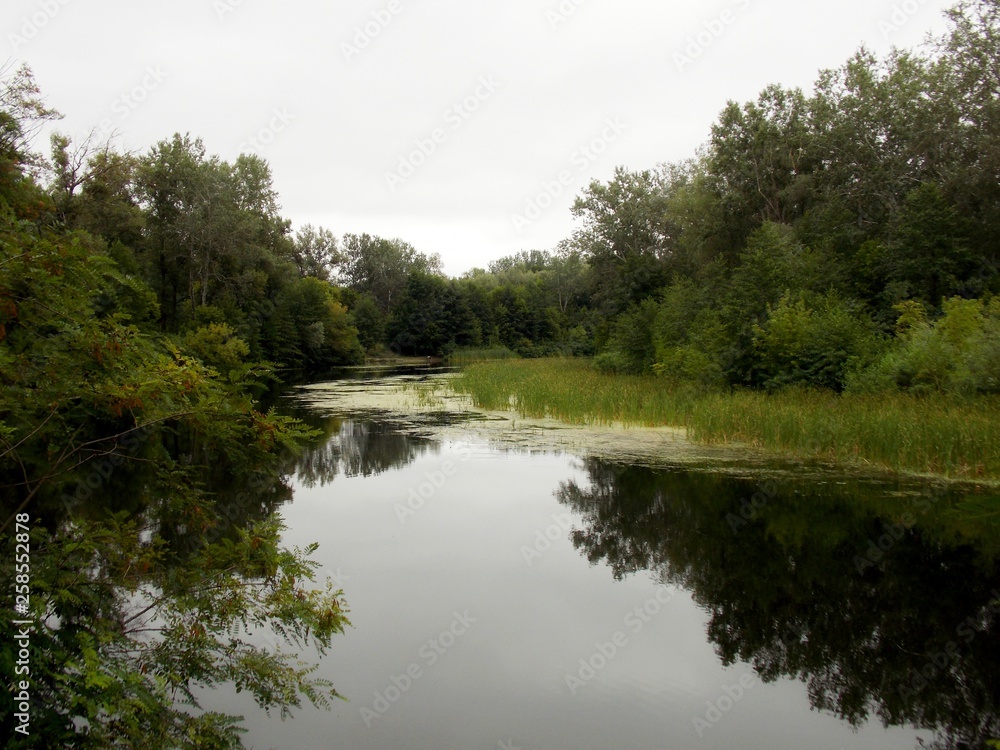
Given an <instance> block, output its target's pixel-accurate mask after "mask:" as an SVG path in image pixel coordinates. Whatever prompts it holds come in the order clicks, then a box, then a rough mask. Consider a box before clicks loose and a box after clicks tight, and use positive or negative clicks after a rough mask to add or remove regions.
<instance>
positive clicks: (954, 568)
mask: <svg viewBox="0 0 1000 750" xmlns="http://www.w3.org/2000/svg"><path fill="white" fill-rule="evenodd" d="M586 469H587V471H588V473H589V478H590V486H587V487H581V486H580V485H578V484H577V483H575V482H568V483H565V484H563V485H562V487H561V488H560V489H559V490H558V497H559V499H560V501H561V502H562V503H564V504H565V505H567V506H568V507H570V508H572V509H573V510H575V511H576V512H577V513H579V514H581V515H582V517H583V528H582V530H579V531H575V532H574V535H573V542H574V544H575V546H576V547H577V548H578V549H579V550H580V551H581V552H582V553H583V554H585V555H586V556H587V558H588V559H589V560H590V561H591V562H592V563H595V562H605V563H607V564H608V565H609V566H610V567H611V569H612V571H613V574H614V575H615V577H616V578H621V577H624V576H625V575H627V574H629V573H634V572H637V571H640V570H649V571H651V572H653V573H654V574H655V575H656V576H657V577H658V578H659V579H660V580H662V581H664V582H665V583H671V584H677V585H681V586H684V587H685V588H686V589H688V590H690V591H691V592H692V594H693V596H694V599H695V601H696V602H698V603H699V604H700V605H701V606H702V607H704V608H705V609H706V610H707V611H708V613H709V615H710V621H709V626H708V636H709V639H710V640H711V641H712V642H713V643H714V644H715V646H716V650H717V653H718V654H719V656H720V658H721V659H722V661H723V663H724V664H726V665H730V664H732V663H734V662H735V661H737V660H742V661H746V662H749V663H751V664H752V665H753V666H754V668H755V669H756V670H757V672H758V673H759V674H760V676H761V677H762V679H764V680H765V681H773V680H776V679H779V678H782V677H796V678H799V679H801V680H802V681H803V682H804V683H806V685H807V687H808V691H809V698H810V701H811V703H812V705H813V707H814V708H816V709H820V710H824V711H830V712H833V713H834V714H836V715H838V716H840V717H841V718H843V719H845V720H847V721H849V722H851V723H852V724H854V725H859V724H862V723H864V722H865V721H866V720H868V719H869V717H870V716H872V715H874V716H877V717H878V718H879V719H880V720H881V721H882V722H883V723H884V724H886V725H897V726H902V725H907V724H912V725H914V726H916V727H918V728H921V729H927V730H933V731H935V732H936V735H937V740H936V741H935V747H941V748H961V747H985V746H986V742H987V741H988V740H990V739H994V738H997V737H1000V712H998V707H1000V672H998V666H1000V628H998V625H997V621H998V618H997V613H998V611H1000V591H998V590H1000V577H998V572H1000V570H998V559H1000V555H998V554H997V549H998V539H997V537H998V534H997V529H996V528H995V527H994V526H991V525H989V524H984V523H981V522H980V523H978V524H976V522H974V521H967V520H963V517H962V515H961V514H960V513H958V512H956V511H955V505H956V501H957V500H958V499H959V498H956V497H954V496H953V493H952V494H947V493H946V494H944V495H939V496H938V499H937V500H936V501H935V502H934V503H928V502H926V500H925V499H924V500H921V498H920V496H916V499H915V496H914V495H913V494H909V495H908V494H907V493H906V492H901V491H900V490H901V489H903V488H900V487H898V486H889V485H887V484H884V483H883V484H879V483H875V482H872V481H867V482H863V481H860V480H854V481H847V482H839V483H827V482H822V481H820V480H814V481H811V482H810V481H806V480H796V481H792V480H788V479H786V480H779V481H778V482H776V483H774V484H773V486H769V488H768V490H767V492H765V493H760V488H761V486H762V485H761V484H760V483H755V482H754V481H751V480H747V479H740V478H736V477H731V476H727V475H720V474H708V473H700V472H691V471H671V470H653V469H649V468H644V467H635V466H624V467H623V466H615V465H611V464H608V463H605V462H602V461H597V460H590V461H587V462H586ZM764 486H767V485H764ZM755 493H758V494H757V498H758V502H757V505H758V506H759V507H758V509H756V510H754V511H752V512H749V513H748V512H746V510H747V506H746V505H745V502H746V501H747V500H749V499H750V498H751V497H752V496H754V494H755ZM915 508H919V509H920V512H918V511H916V510H915ZM741 511H743V514H742V515H741ZM748 517H749V518H748ZM886 534H889V536H886ZM879 540H882V542H883V546H884V547H886V548H888V549H887V551H885V552H882V553H881V554H873V549H876V548H873V546H872V545H873V544H876V545H877V543H878V541H879ZM873 559H874V560H877V562H873V561H872V560H873Z"/></svg>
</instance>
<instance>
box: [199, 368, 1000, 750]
mask: <svg viewBox="0 0 1000 750" xmlns="http://www.w3.org/2000/svg"><path fill="white" fill-rule="evenodd" d="M446 377H447V375H445V374H436V373H433V372H428V373H410V374H408V375H400V374H398V373H397V374H386V373H381V374H370V373H369V374H354V375H352V376H351V377H350V378H349V379H348V378H345V379H344V380H341V381H335V382H329V383H319V384H313V385H310V386H306V387H298V388H292V389H290V390H289V391H288V392H287V393H286V394H285V396H284V397H283V399H282V404H283V406H282V408H283V409H284V410H285V411H287V412H289V413H294V414H296V415H298V416H301V417H303V418H305V419H306V420H307V421H309V422H310V423H311V424H313V425H315V426H317V427H319V428H320V429H321V430H322V431H323V434H324V437H323V439H322V440H319V441H318V442H317V443H316V445H314V446H313V447H312V448H311V449H310V450H309V451H307V452H306V454H305V455H303V456H302V457H301V458H300V459H299V460H298V462H297V464H296V468H295V472H294V475H293V476H292V478H291V484H292V489H293V495H292V498H291V500H290V501H289V502H287V503H286V504H285V505H284V506H283V507H282V508H281V509H280V513H281V515H282V516H283V517H284V519H285V521H286V523H287V525H288V531H287V532H286V535H285V541H286V543H288V544H290V545H299V546H306V545H308V544H309V543H311V542H314V541H315V542H319V544H320V547H319V549H318V551H317V552H316V554H315V559H317V560H318V561H319V562H320V563H321V564H322V570H321V575H323V576H330V577H332V578H333V579H334V580H335V582H336V585H337V586H338V587H340V588H343V589H344V592H345V593H344V596H345V599H346V601H347V603H348V606H349V607H350V614H349V617H350V619H351V621H352V623H353V627H351V628H349V629H348V630H347V633H346V634H345V635H344V636H342V637H338V638H337V639H336V640H335V641H334V646H333V648H332V649H331V651H330V653H328V654H327V655H326V656H325V657H324V658H323V659H322V661H320V662H319V664H320V666H319V671H318V673H317V674H319V675H320V676H323V677H326V678H328V679H329V680H331V681H332V683H333V684H334V686H335V687H336V688H337V690H338V691H339V692H340V693H341V694H342V695H344V696H345V697H346V698H347V699H348V701H337V702H336V703H335V705H334V706H333V710H332V711H323V710H319V709H314V708H312V707H306V708H303V709H300V710H298V711H296V712H295V715H294V718H292V719H289V720H284V721H282V720H280V719H279V718H278V717H274V716H271V717H269V716H267V715H265V714H263V713H261V712H259V711H258V710H257V709H256V708H255V706H253V704H252V703H248V702H246V701H244V700H243V698H242V697H241V696H238V695H235V694H230V693H227V692H225V691H220V692H219V693H218V694H217V695H216V696H214V698H213V700H212V701H211V704H212V705H211V706H210V707H211V708H213V709H215V710H223V711H231V712H234V713H238V714H243V715H245V716H246V726H247V727H248V729H249V732H248V734H247V735H246V737H245V739H244V742H245V744H246V745H247V746H248V747H254V748H296V749H311V748H348V749H351V750H363V749H365V748H372V749H376V748H377V749H378V750H386V749H389V748H412V749H413V750H432V749H433V750H448V749H455V750H458V749H461V750H497V749H498V748H500V749H503V748H521V749H522V750H536V749H537V750H548V749H551V748H572V749H573V750H598V749H600V750H608V749H609V748H634V749H646V748H649V749H653V748H656V749H657V750H669V749H671V748H744V749H748V750H753V749H760V750H772V749H773V748H804V747H808V748H822V749H829V750H839V749H841V748H880V749H881V748H900V749H903V748H907V749H909V748H917V747H927V746H936V747H960V746H962V745H961V744H960V743H963V742H965V743H968V745H967V746H970V747H979V746H982V743H983V742H984V740H985V739H988V738H990V737H996V736H1000V716H998V707H1000V669H998V666H1000V628H998V625H997V617H996V614H997V612H1000V575H998V573H1000V566H998V564H997V561H998V559H1000V554H998V551H1000V540H998V536H1000V535H998V534H997V530H996V526H995V523H994V522H993V520H992V518H991V517H989V516H986V517H984V514H983V512H982V507H985V505H986V504H987V503H989V502H990V501H991V499H992V497H993V492H994V491H992V490H989V489H983V488H974V487H954V486H944V485H939V484H936V483H934V482H931V481H918V480H905V481H904V480H901V479H899V478H893V477H887V476H884V475H878V474H871V473H868V474H865V473H859V472H844V471H842V470H837V469H831V468H830V467H824V466H820V465H816V466H810V465H807V464H803V463H801V462H779V461H775V460H774V459H767V458H763V457H760V456H755V455H753V454H752V453H751V452H739V451H726V450H721V449H720V450H713V451H708V450H705V449H701V448H698V447H697V446H691V445H689V444H687V443H686V441H684V440H683V439H680V438H677V437H676V435H674V436H672V437H671V438H670V439H669V440H668V439H667V438H666V437H665V434H664V433H659V434H654V433H650V432H648V431H626V430H620V431H618V432H615V431H613V430H606V431H603V432H602V431H600V430H593V431H591V432H590V437H589V438H588V433H587V431H586V430H581V429H576V430H573V429H569V428H566V429H565V430H560V429H559V428H558V426H555V425H552V424H546V423H537V422H531V421H525V420H518V419H516V418H510V417H509V415H508V416H507V417H502V416H498V415H483V414H478V413H476V412H475V411H474V410H472V409H471V408H469V407H468V406H467V405H466V406H462V404H461V402H460V401H456V400H455V399H452V398H450V397H447V396H445V395H442V394H446V393H447V385H446V382H445V380H444V379H445V378H446ZM456 404H457V405H456ZM650 434H654V439H653V441H652V442H650V441H649V439H648V438H649V435H650ZM644 441H645V442H644ZM302 658H303V659H304V660H309V659H311V658H313V657H312V656H311V655H309V654H303V655H302Z"/></svg>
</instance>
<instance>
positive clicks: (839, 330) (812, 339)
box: [754, 294, 884, 391]
mask: <svg viewBox="0 0 1000 750" xmlns="http://www.w3.org/2000/svg"><path fill="white" fill-rule="evenodd" d="M754 347H755V354H756V359H757V362H756V364H757V367H758V369H759V377H760V379H761V381H762V384H763V385H764V386H765V387H766V388H769V389H774V388H779V387H783V386H787V385H793V384H799V385H813V386H819V387H821V388H830V389H833V390H835V391H840V390H843V388H844V385H845V383H846V380H847V377H848V374H849V372H850V371H851V370H857V369H861V368H863V367H867V366H869V365H870V364H871V363H872V362H873V361H875V359H876V358H877V356H878V355H879V354H880V353H881V350H882V349H883V347H884V344H883V342H882V340H881V337H880V336H879V335H878V333H877V331H876V327H875V323H874V322H873V321H872V319H871V318H870V317H869V316H868V315H867V314H866V313H865V312H864V311H863V310H859V309H857V306H856V305H851V304H849V303H847V302H845V301H843V300H842V299H840V298H839V297H837V296H836V295H821V296H819V297H816V298H814V299H813V300H811V301H807V298H806V297H805V296H799V297H798V298H797V299H793V298H792V297H791V296H790V295H787V294H786V295H785V296H784V297H782V299H781V301H780V302H779V303H778V305H777V306H776V307H775V308H774V309H771V310H769V311H768V317H767V320H766V321H765V323H764V325H763V326H758V327H757V328H756V329H755V331H754Z"/></svg>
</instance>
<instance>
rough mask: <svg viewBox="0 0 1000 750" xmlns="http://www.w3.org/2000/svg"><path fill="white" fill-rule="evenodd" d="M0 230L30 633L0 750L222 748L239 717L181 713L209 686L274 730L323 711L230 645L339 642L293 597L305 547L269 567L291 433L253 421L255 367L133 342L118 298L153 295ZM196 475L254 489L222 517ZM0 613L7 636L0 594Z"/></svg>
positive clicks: (286, 667) (20, 229) (7, 391)
mask: <svg viewBox="0 0 1000 750" xmlns="http://www.w3.org/2000/svg"><path fill="white" fill-rule="evenodd" d="M8 213H9V212H7V213H5V214H3V215H2V216H0V506H2V511H3V512H2V513H0V521H2V523H0V528H2V529H3V530H5V531H6V532H7V533H4V535H3V540H2V541H0V546H2V549H3V552H4V554H6V555H8V556H13V555H14V553H15V550H14V543H15V540H16V541H17V542H18V543H21V544H30V546H31V550H32V557H31V573H32V594H31V596H30V599H25V600H23V603H24V604H25V606H26V607H27V610H26V612H25V613H24V615H23V616H22V617H18V619H31V620H32V621H33V622H34V623H35V626H34V632H33V633H32V654H33V658H32V663H31V680H30V685H31V695H32V699H33V700H32V711H31V722H32V724H31V729H32V733H31V734H30V735H29V736H27V737H22V735H20V734H16V733H15V731H14V721H15V710H14V696H15V691H13V690H11V689H7V690H4V691H3V698H2V710H0V717H2V718H0V722H2V724H3V730H4V732H5V736H7V737H8V745H9V746H10V747H12V748H22V747H24V748H28V747H51V746H53V745H58V746H61V747H84V748H89V747H94V748H104V747H117V748H142V747H148V746H149V742H150V741H151V738H156V742H158V743H159V744H160V745H162V746H165V747H178V748H192V750H193V748H196V747H218V748H235V747H239V741H238V732H237V725H238V719H237V718H236V717H230V716H223V715H220V714H218V713H214V712H203V711H201V710H200V707H199V704H198V698H197V694H198V693H199V692H200V690H201V689H203V688H207V687H209V688H210V687H212V686H213V685H216V684H220V683H223V682H231V683H235V684H236V685H237V687H238V688H240V689H245V690H247V691H249V692H250V693H251V694H252V695H254V697H255V698H256V699H257V701H258V703H259V705H261V706H262V707H263V708H268V709H270V708H274V709H277V710H280V711H281V712H282V713H283V714H284V713H285V712H287V711H288V710H290V709H291V708H294V707H295V706H297V705H299V703H300V702H301V699H302V698H303V697H305V698H307V699H309V700H310V701H312V702H315V703H317V704H319V705H324V703H325V702H326V701H327V700H328V698H329V697H331V696H332V695H335V693H332V692H331V688H330V686H329V685H327V684H326V683H324V682H323V681H321V680H316V679H314V678H312V677H311V676H310V675H311V672H312V668H311V667H309V666H303V665H302V664H300V663H299V662H298V660H297V657H293V655H292V654H287V653H284V654H283V653H281V652H280V651H273V650H271V649H268V648H262V647H260V646H259V645H255V644H254V642H253V640H252V638H251V635H252V634H253V633H255V632H256V631H257V630H258V629H264V630H269V631H272V632H274V633H275V634H276V635H277V637H278V638H279V639H282V640H284V641H286V642H287V643H288V644H290V645H291V646H292V647H293V648H294V649H295V650H296V651H298V650H300V649H303V648H306V647H312V646H315V647H318V648H319V650H320V652H322V651H323V650H325V649H326V648H327V647H328V646H329V644H330V642H331V638H332V636H333V635H334V634H336V633H339V632H341V631H342V629H343V627H344V626H345V625H346V624H347V620H346V618H345V615H344V608H343V606H342V604H341V602H340V600H339V592H336V591H334V590H333V589H332V586H330V585H329V584H327V585H326V586H325V587H324V588H320V589H314V588H313V587H312V585H311V583H310V582H311V580H312V579H313V576H314V573H315V567H316V566H315V564H314V563H312V562H310V561H309V559H308V555H309V554H310V552H311V551H312V549H313V548H308V549H307V550H302V551H300V550H283V549H282V548H281V546H280V532H281V524H280V520H279V519H277V518H274V517H271V513H272V511H273V505H271V504H267V503H266V502H265V503H264V504H263V505H262V502H263V501H265V500H267V499H268V498H272V497H281V489H280V487H283V479H282V476H281V474H280V469H281V460H280V459H281V452H282V451H288V452H289V453H291V452H294V451H295V450H296V446H297V444H298V443H299V442H300V441H301V440H304V439H306V438H307V437H308V436H309V432H308V431H306V430H304V429H303V428H302V427H301V426H299V425H298V424H297V423H295V422H294V421H292V420H290V419H288V418H284V417H280V416H277V415H276V414H274V413H273V412H269V413H267V414H264V413H261V412H259V411H257V409H256V408H255V403H254V401H253V399H252V398H251V397H250V396H249V389H250V388H251V387H252V386H254V384H255V383H257V382H258V381H259V379H261V378H264V377H266V376H267V372H266V370H265V369H264V368H261V367H255V366H249V365H245V364H236V363H230V364H233V367H231V368H230V372H229V376H228V377H227V378H224V379H223V378H220V377H218V376H217V374H216V372H215V371H213V370H210V369H208V368H206V367H204V366H203V365H202V364H200V363H199V362H198V361H197V360H196V359H194V358H193V357H191V356H189V355H187V354H185V353H184V352H183V351H182V350H179V349H178V348H177V346H176V345H175V344H173V343H172V342H170V341H168V340H166V339H164V338H162V337H160V336H158V335H156V334H151V333H149V332H147V331H144V330H142V329H141V328H140V327H139V326H137V325H135V324H134V323H133V321H132V320H131V318H132V316H131V314H130V307H131V306H132V304H133V302H132V301H133V299H135V298H143V297H144V298H145V299H146V300H147V304H150V305H152V304H155V303H154V302H153V295H152V294H150V293H149V292H148V290H145V292H144V291H143V288H142V285H141V282H138V281H137V280H135V279H131V278H129V277H127V276H125V275H123V274H121V273H120V272H119V270H118V268H117V266H116V264H115V263H114V261H113V260H112V259H111V258H110V257H109V256H108V255H106V254H105V252H104V251H103V243H102V242H100V241H97V240H95V239H93V238H91V237H89V236H87V235H86V234H83V233H79V232H77V233H71V234H67V233H65V232H62V231H61V230H60V231H56V230H52V229H45V228H42V227H37V226H35V227H27V226H25V224H24V223H23V222H18V221H15V220H13V219H12V217H10V216H9V215H8ZM125 288H130V289H132V290H133V294H132V295H131V297H130V296H128V295H123V294H122V293H121V290H122V289H125ZM221 467H227V469H226V470H225V471H224V470H223V469H222V468H221ZM227 472H228V473H227ZM215 477H218V478H219V479H220V480H221V481H220V482H219V484H221V485H222V486H224V487H228V488H233V487H234V486H237V485H238V484H239V483H238V482H237V479H238V478H239V480H240V481H242V482H244V483H252V484H254V486H253V487H252V488H247V489H246V491H245V492H243V493H242V496H241V501H240V505H239V507H240V508H241V509H242V512H227V511H228V507H227V506H224V505H222V504H221V503H220V498H221V493H220V492H219V491H217V490H214V484H215V482H214V481H213V479H215ZM279 486H280V487H279ZM95 487H99V488H101V490H102V492H100V493H98V494H96V495H95V493H94V488H95ZM285 489H286V491H287V488H285ZM229 491H232V490H231V489H230V490H229ZM123 501H124V502H123ZM254 504H256V509H255V508H254ZM123 506H124V507H123ZM16 524H20V525H21V526H22V527H25V528H28V527H30V528H31V529H32V533H31V535H30V541H29V537H28V533H27V532H19V534H18V535H15V533H14V532H15V530H16V529H17V526H16ZM234 524H235V525H234ZM3 610H4V611H3V614H2V615H0V620H2V624H3V626H4V627H5V628H8V629H12V632H13V631H16V628H14V627H13V624H12V621H13V619H15V615H14V614H13V612H14V601H13V590H12V589H10V590H8V592H7V593H6V594H5V601H4V607H3ZM14 648H15V645H14V643H13V642H12V641H11V640H8V641H7V642H5V643H4V644H3V645H0V669H2V672H3V675H4V679H5V682H6V684H7V686H8V688H9V687H11V686H12V685H14V684H19V681H20V679H23V678H19V679H15V675H14V671H13V669H14V663H15V660H16V655H15V653H14V651H13V649H14Z"/></svg>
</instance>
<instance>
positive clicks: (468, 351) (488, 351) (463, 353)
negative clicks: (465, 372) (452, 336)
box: [447, 346, 518, 366]
mask: <svg viewBox="0 0 1000 750" xmlns="http://www.w3.org/2000/svg"><path fill="white" fill-rule="evenodd" d="M517 357H518V355H517V352H512V351H511V350H510V349H508V348H507V347H506V346H489V347H466V348H463V349H455V350H454V351H453V352H450V353H449V354H448V357H447V360H448V363H449V364H452V365H459V366H464V365H469V364H472V363H473V362H491V361H493V360H498V359H517Z"/></svg>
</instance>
